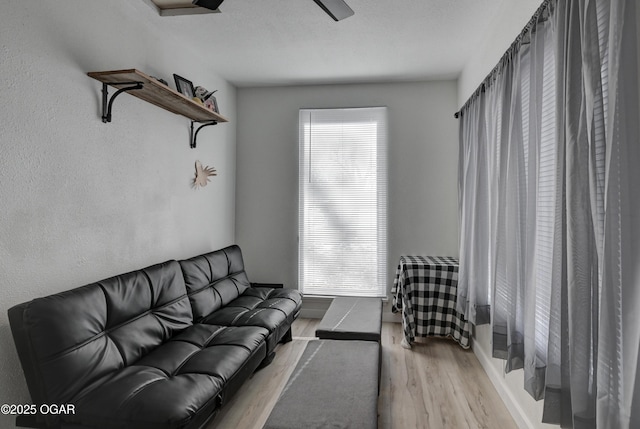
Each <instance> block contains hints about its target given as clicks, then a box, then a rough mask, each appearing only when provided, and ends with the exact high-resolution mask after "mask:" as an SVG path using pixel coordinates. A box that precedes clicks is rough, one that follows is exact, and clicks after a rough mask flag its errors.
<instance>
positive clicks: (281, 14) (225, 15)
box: [152, 0, 541, 86]
mask: <svg viewBox="0 0 640 429" xmlns="http://www.w3.org/2000/svg"><path fill="white" fill-rule="evenodd" d="M540 1H541V0H540ZM177 2H178V3H179V2H183V3H186V4H187V5H188V4H189V3H190V0H177ZM174 3H175V1H174ZM347 3H348V4H349V6H350V7H351V8H352V9H353V10H354V11H355V15H354V16H352V17H349V18H347V19H345V20H343V21H339V22H335V21H333V20H332V19H331V18H330V17H329V16H328V15H327V14H325V13H324V12H323V11H322V9H320V7H318V6H317V5H316V4H315V3H314V2H313V0H226V1H225V2H224V3H223V4H222V5H221V6H220V11H221V13H215V14H204V15H202V14H199V15H184V16H162V17H161V16H159V15H158V20H160V22H159V25H161V27H162V28H163V29H166V30H167V31H171V32H172V33H174V34H177V35H180V37H183V38H184V40H185V41H186V42H188V43H191V44H194V45H195V47H196V49H197V50H198V51H199V52H202V53H203V55H210V56H211V58H212V59H213V62H214V64H215V65H216V71H217V72H218V74H220V76H221V77H223V78H225V79H226V80H228V81H229V82H231V83H233V84H235V85H237V86H262V85H291V84H321V83H353V82H381V81H385V82H393V81H411V80H432V79H442V78H456V77H457V76H458V75H459V74H460V72H461V71H462V69H463V67H464V65H465V63H466V61H467V60H468V59H469V58H470V57H471V56H472V55H473V53H474V50H477V49H479V48H481V47H482V43H483V41H485V40H487V39H488V37H487V35H488V34H490V33H491V32H492V30H493V29H494V27H495V26H497V25H500V20H504V19H505V16H506V17H508V16H509V9H512V10H516V9H517V8H518V7H520V6H521V5H522V4H523V3H527V4H529V5H530V4H531V0H528V1H526V2H523V1H522V0H399V1H382V0H347ZM152 7H155V6H152ZM531 13H533V11H532V12H531ZM519 15H522V10H520V13H519ZM528 16H531V15H528ZM525 23H526V22H523V23H522V26H520V27H519V28H522V27H523V26H524V25H525ZM516 35H517V34H514V35H513V39H515V37H516ZM513 39H511V40H513ZM508 43H510V41H509V42H508ZM508 43H507V45H506V46H508Z"/></svg>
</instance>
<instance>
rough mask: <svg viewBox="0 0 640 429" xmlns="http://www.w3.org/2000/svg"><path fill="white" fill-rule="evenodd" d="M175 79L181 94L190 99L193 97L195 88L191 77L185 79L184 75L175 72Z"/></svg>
mask: <svg viewBox="0 0 640 429" xmlns="http://www.w3.org/2000/svg"><path fill="white" fill-rule="evenodd" d="M173 80H174V81H175V82H176V89H177V90H178V92H179V93H180V94H182V95H184V96H185V97H187V98H189V99H192V98H193V97H194V96H195V92H194V90H193V82H191V81H190V80H189V79H185V78H183V77H182V76H179V75H177V74H175V73H174V74H173Z"/></svg>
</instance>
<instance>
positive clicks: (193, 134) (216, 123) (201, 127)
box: [189, 121, 218, 149]
mask: <svg viewBox="0 0 640 429" xmlns="http://www.w3.org/2000/svg"><path fill="white" fill-rule="evenodd" d="M195 123H196V121H191V142H190V145H189V147H191V149H195V147H196V138H197V137H198V133H199V132H200V130H201V129H203V128H204V127H208V126H209V125H218V121H209V122H205V123H204V124H202V125H200V126H199V127H198V128H197V129H196V131H195V132H194V131H193V124H195Z"/></svg>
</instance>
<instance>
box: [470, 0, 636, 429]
mask: <svg viewBox="0 0 640 429" xmlns="http://www.w3.org/2000/svg"><path fill="white" fill-rule="evenodd" d="M636 7H638V6H637V5H636V3H635V0H564V1H558V0H547V1H545V2H544V3H543V4H542V6H541V7H540V9H539V10H538V11H537V12H536V14H535V15H534V17H533V18H532V20H531V22H530V23H529V25H528V26H527V29H526V30H525V31H523V33H522V34H521V35H520V36H519V37H518V39H516V41H515V42H514V44H513V45H512V47H511V48H510V50H509V51H508V52H507V53H506V54H505V56H504V57H503V58H502V60H501V62H500V64H498V66H497V67H496V69H494V71H493V72H492V73H491V75H490V77H488V78H487V80H486V81H485V83H484V84H483V86H482V87H481V88H480V89H479V90H478V91H477V92H476V93H475V94H474V95H473V96H472V97H471V99H470V100H469V102H467V104H466V105H465V106H464V107H463V109H462V110H461V112H460V113H461V116H462V118H461V122H460V162H459V191H460V193H459V196H460V199H459V204H460V223H461V235H460V279H459V291H458V294H459V296H458V306H459V310H460V311H463V312H464V313H465V315H467V318H468V319H469V320H470V321H471V322H472V323H475V324H481V323H485V322H487V321H488V317H486V316H487V315H488V314H490V315H491V318H490V319H491V323H492V329H493V350H494V351H493V353H494V357H499V358H503V359H506V365H505V369H506V371H511V370H513V369H518V368H523V369H524V381H525V383H524V384H525V389H526V390H527V391H528V392H529V393H530V394H531V395H532V396H533V397H534V398H536V399H542V398H544V401H545V403H544V416H543V421H545V422H548V423H557V424H561V426H563V427H574V428H635V427H640V411H638V407H640V373H639V372H638V362H639V360H638V355H639V351H640V136H639V134H640V133H639V131H638V127H639V123H640V111H639V108H638V100H639V98H640V96H639V90H638V79H639V78H638V57H639V55H638V35H637V34H638V29H637V11H636V9H635V8H636ZM636 187H637V188H638V189H636Z"/></svg>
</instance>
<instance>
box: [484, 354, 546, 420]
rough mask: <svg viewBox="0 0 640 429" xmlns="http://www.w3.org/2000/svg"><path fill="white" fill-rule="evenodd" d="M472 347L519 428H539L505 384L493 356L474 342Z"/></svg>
mask: <svg viewBox="0 0 640 429" xmlns="http://www.w3.org/2000/svg"><path fill="white" fill-rule="evenodd" d="M472 349H473V353H474V354H475V355H476V357H477V358H478V360H479V361H480V365H482V368H484V372H486V373H487V376H488V377H489V380H491V383H492V384H493V386H494V387H495V388H496V390H497V391H498V395H500V398H501V399H502V402H504V404H505V406H506V407H507V410H509V413H510V414H511V417H513V420H515V422H516V424H517V425H518V428H519V429H537V428H538V426H537V425H535V424H534V423H533V422H532V421H531V419H530V418H529V416H528V415H527V413H526V412H525V411H524V410H523V409H522V407H521V406H520V404H519V403H518V400H517V399H516V398H515V397H514V396H513V394H512V393H511V391H510V390H509V388H508V387H507V385H506V384H505V382H504V377H503V375H502V374H500V373H499V371H498V370H497V369H496V367H495V366H493V364H492V363H491V360H492V359H493V358H492V357H490V356H487V354H486V353H485V352H484V350H483V349H482V347H475V344H472Z"/></svg>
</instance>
